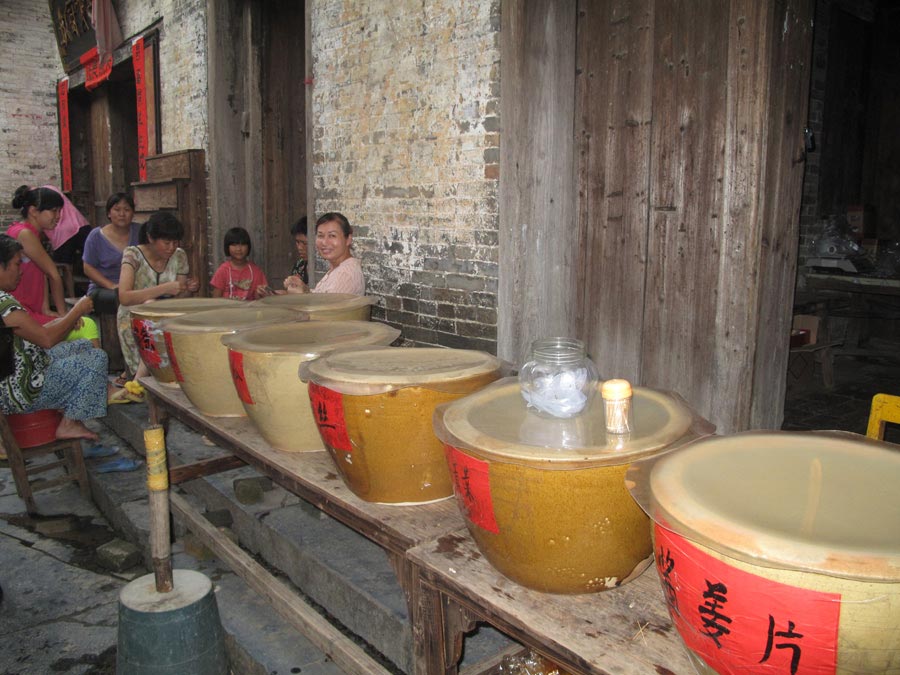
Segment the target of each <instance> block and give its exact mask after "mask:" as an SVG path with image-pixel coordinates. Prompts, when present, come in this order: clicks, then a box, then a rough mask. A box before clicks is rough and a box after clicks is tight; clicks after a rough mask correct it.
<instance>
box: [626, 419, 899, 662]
mask: <svg viewBox="0 0 900 675" xmlns="http://www.w3.org/2000/svg"><path fill="white" fill-rule="evenodd" d="M628 480H629V484H630V486H631V488H632V492H633V494H634V495H635V498H636V499H637V500H638V501H639V502H640V504H641V505H642V506H643V507H644V508H645V509H646V510H647V512H648V513H649V514H650V515H651V516H652V518H653V520H654V521H655V526H654V551H655V553H656V567H657V572H658V573H659V576H660V581H661V584H662V587H663V590H664V593H665V595H666V598H667V600H668V604H669V610H670V614H671V615H672V618H673V621H674V623H675V626H676V628H678V631H679V633H680V634H681V637H682V639H683V640H684V642H685V644H686V645H687V647H688V649H689V650H690V653H691V656H692V660H693V661H694V663H695V665H696V666H697V668H698V670H699V671H700V672H704V673H713V672H786V673H788V672H792V670H794V671H795V672H798V673H800V672H816V673H872V674H874V673H896V672H900V490H898V485H900V452H898V451H897V449H896V446H892V445H889V444H886V443H880V442H877V441H872V440H869V439H866V438H864V437H862V436H857V435H855V434H843V433H839V432H814V433H790V432H754V433H744V434H735V435H732V436H724V437H712V438H709V439H703V440H700V441H698V442H696V443H692V444H690V445H688V446H686V447H684V448H682V449H680V450H678V451H676V452H673V453H671V454H670V455H666V456H663V457H660V458H656V459H653V460H649V461H647V462H645V463H644V462H642V463H638V464H636V465H634V467H633V468H632V469H631V470H630V471H629V475H628Z"/></svg>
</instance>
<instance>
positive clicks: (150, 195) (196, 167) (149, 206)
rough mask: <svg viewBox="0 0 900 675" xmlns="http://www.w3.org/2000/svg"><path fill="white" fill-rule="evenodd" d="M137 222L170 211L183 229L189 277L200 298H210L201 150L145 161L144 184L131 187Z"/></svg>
mask: <svg viewBox="0 0 900 675" xmlns="http://www.w3.org/2000/svg"><path fill="white" fill-rule="evenodd" d="M131 187H132V190H133V193H134V207H135V216H134V219H135V221H136V222H140V223H143V222H145V221H146V220H147V219H148V218H149V217H150V216H151V215H152V214H153V213H154V212H156V211H171V212H172V213H174V214H175V215H176V216H177V217H178V219H179V220H180V221H181V223H182V224H183V225H184V239H182V241H181V247H182V248H183V249H184V250H185V252H186V253H187V256H188V260H189V261H190V265H191V272H190V274H191V276H192V277H195V278H196V279H197V280H198V281H199V282H200V291H199V295H201V296H206V295H209V255H208V246H207V241H206V231H207V211H206V157H205V154H204V152H203V150H179V151H177V152H168V153H165V154H162V155H154V156H152V157H148V158H147V180H146V181H142V182H140V183H132V185H131Z"/></svg>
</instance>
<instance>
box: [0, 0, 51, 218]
mask: <svg viewBox="0 0 900 675" xmlns="http://www.w3.org/2000/svg"><path fill="white" fill-rule="evenodd" d="M61 72H62V65H61V63H60V60H59V51H58V50H57V48H56V40H55V38H54V36H53V24H52V23H51V21H50V12H49V10H48V5H47V3H46V2H35V0H3V2H2V3H0V226H2V227H4V228H5V227H6V226H7V225H9V223H11V222H13V221H15V220H18V219H19V217H20V215H21V214H19V213H18V211H16V210H14V209H13V208H12V207H11V206H10V202H11V201H12V196H13V193H14V192H15V190H16V188H17V187H19V186H20V185H23V184H28V185H36V184H37V185H45V184H47V183H50V184H53V185H59V183H60V175H59V136H58V132H57V115H56V80H57V77H58V76H59V74H60V73H61Z"/></svg>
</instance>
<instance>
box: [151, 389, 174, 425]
mask: <svg viewBox="0 0 900 675" xmlns="http://www.w3.org/2000/svg"><path fill="white" fill-rule="evenodd" d="M147 416H148V418H149V421H150V424H161V425H163V427H164V428H165V429H166V431H168V424H167V422H168V419H169V411H168V410H166V407H165V406H163V405H160V403H159V401H158V400H157V399H156V397H155V396H153V395H152V394H150V395H148V396H147Z"/></svg>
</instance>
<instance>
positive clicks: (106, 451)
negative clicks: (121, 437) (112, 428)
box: [81, 444, 119, 459]
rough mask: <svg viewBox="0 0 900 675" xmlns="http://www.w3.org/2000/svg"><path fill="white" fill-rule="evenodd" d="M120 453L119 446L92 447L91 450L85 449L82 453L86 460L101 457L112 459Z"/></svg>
mask: <svg viewBox="0 0 900 675" xmlns="http://www.w3.org/2000/svg"><path fill="white" fill-rule="evenodd" d="M117 452H119V446H118V445H113V446H111V447H110V446H107V445H99V444H98V445H92V446H91V447H89V448H85V449H84V450H82V451H81V454H82V455H83V456H84V458H85V459H98V458H99V457H111V456H112V455H115V454H116V453H117Z"/></svg>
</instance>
